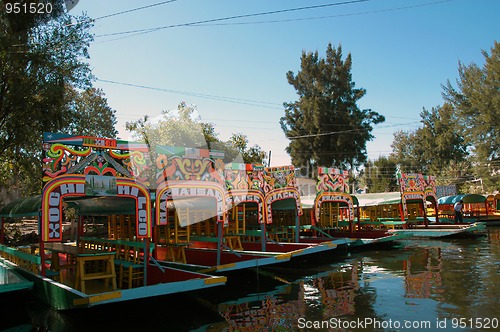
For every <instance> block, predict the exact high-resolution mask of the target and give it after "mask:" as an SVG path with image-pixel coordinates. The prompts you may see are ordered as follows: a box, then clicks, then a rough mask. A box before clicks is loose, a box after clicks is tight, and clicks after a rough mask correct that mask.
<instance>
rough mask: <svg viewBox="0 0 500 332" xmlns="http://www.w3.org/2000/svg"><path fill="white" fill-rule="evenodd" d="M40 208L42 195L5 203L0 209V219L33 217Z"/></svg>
mask: <svg viewBox="0 0 500 332" xmlns="http://www.w3.org/2000/svg"><path fill="white" fill-rule="evenodd" d="M41 206H42V195H37V196H33V197H28V198H20V199H16V200H15V201H12V202H10V203H7V204H6V205H4V206H3V207H2V208H1V209H0V217H8V218H21V217H35V216H37V215H38V211H39V210H40V207H41Z"/></svg>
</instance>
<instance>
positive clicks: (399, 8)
mask: <svg viewBox="0 0 500 332" xmlns="http://www.w3.org/2000/svg"><path fill="white" fill-rule="evenodd" d="M450 1H453V0H441V1H437V2H428V3H423V4H418V5H413V6H405V7H396V8H388V9H380V10H371V11H365V12H359V13H348V14H337V15H327V16H315V17H304V18H290V19H282V20H272V21H253V22H233V23H207V24H203V23H200V24H196V26H211V25H221V26H222V25H247V24H267V23H286V22H298V21H311V20H323V19H328V18H337V17H347V16H357V15H366V14H378V13H383V12H390V11H396V10H404V9H411V8H417V7H424V6H432V5H437V4H440V3H444V2H450Z"/></svg>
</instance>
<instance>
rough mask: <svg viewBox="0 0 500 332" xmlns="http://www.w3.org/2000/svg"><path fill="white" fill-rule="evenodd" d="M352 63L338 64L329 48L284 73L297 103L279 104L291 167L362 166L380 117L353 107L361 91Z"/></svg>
mask: <svg viewBox="0 0 500 332" xmlns="http://www.w3.org/2000/svg"><path fill="white" fill-rule="evenodd" d="M351 67H352V59H351V55H350V54H348V55H347V57H346V59H345V60H342V48H341V46H338V47H337V49H334V48H333V47H332V45H331V43H330V44H328V47H327V50H326V58H325V59H322V58H320V57H319V56H318V52H317V51H316V52H314V53H312V52H308V53H306V52H305V51H304V52H302V57H301V69H300V71H299V72H298V73H297V75H295V74H294V73H293V72H291V71H289V72H288V73H287V79H288V83H289V84H290V85H292V86H293V87H294V88H295V90H296V91H297V94H298V96H299V100H298V101H294V102H289V103H284V107H285V116H283V117H282V118H281V119H280V124H281V128H282V129H283V131H284V132H285V134H286V136H287V137H288V138H289V139H290V140H291V142H290V144H289V145H288V147H287V149H286V150H287V152H288V153H289V154H290V156H291V159H292V163H293V164H294V165H295V166H298V167H300V166H304V167H306V166H308V165H310V166H312V169H314V168H315V166H336V167H339V168H342V169H346V168H351V169H353V168H354V167H356V166H359V165H362V164H363V163H364V162H365V161H366V160H367V156H366V142H367V141H370V140H371V139H373V135H372V134H371V132H372V130H373V125H375V124H378V123H381V122H383V121H385V119H384V117H383V116H382V115H380V114H378V113H377V112H374V111H372V110H369V109H365V110H361V109H359V107H358V106H357V102H358V101H359V99H361V98H362V97H363V96H364V95H365V93H366V90H365V89H362V88H355V83H354V82H353V81H352V75H351Z"/></svg>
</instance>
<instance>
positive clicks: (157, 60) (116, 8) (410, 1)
mask: <svg viewBox="0 0 500 332" xmlns="http://www.w3.org/2000/svg"><path fill="white" fill-rule="evenodd" d="M83 12H84V13H86V14H87V15H88V16H89V17H91V18H94V19H95V25H94V28H93V29H92V31H91V32H92V33H93V34H94V35H95V38H94V42H93V43H92V44H91V46H90V50H89V51H90V59H89V62H90V66H91V68H92V72H93V74H94V75H95V76H96V77H97V81H96V82H95V83H94V86H95V87H97V88H100V89H102V90H103V91H104V93H105V97H106V98H107V100H108V104H109V105H110V107H111V108H113V109H114V110H116V117H117V120H118V124H117V130H118V131H119V137H120V138H122V139H132V138H131V136H130V133H129V132H127V131H126V130H125V127H124V126H125V123H126V122H127V121H134V120H137V119H139V118H142V117H143V116H144V115H148V116H150V117H152V118H155V117H158V116H160V114H161V111H162V110H175V109H176V108H177V105H178V104H179V103H180V102H186V103H187V104H189V105H195V106H196V109H197V112H198V115H199V116H200V119H201V121H202V122H209V123H212V124H213V125H214V127H215V130H216V132H217V133H218V134H219V138H220V139H222V140H228V139H229V137H230V136H231V134H232V133H243V134H245V135H246V136H247V137H248V139H249V144H250V145H254V144H257V145H259V146H260V147H261V148H262V150H264V151H266V152H271V161H270V164H271V166H281V165H288V164H290V163H291V161H290V157H289V156H288V154H287V153H286V152H285V148H286V146H287V145H288V143H289V141H288V139H287V138H286V137H285V135H284V133H283V131H282V129H281V127H280V125H279V119H280V117H282V116H283V115H284V109H283V103H284V102H293V101H296V100H298V96H297V94H296V91H295V89H294V88H293V87H292V86H291V85H290V84H289V83H288V82H287V79H286V73H287V72H288V71H292V72H293V73H295V74H297V72H298V71H299V70H300V58H301V55H302V52H304V51H305V52H315V51H318V53H319V55H320V56H321V57H324V56H325V50H326V48H327V45H328V44H329V43H331V44H332V45H333V46H335V47H336V46H338V45H341V47H342V52H343V54H344V58H345V56H347V54H349V53H350V54H351V56H352V70H351V74H352V81H353V82H355V85H356V88H364V89H366V92H367V93H366V95H365V96H364V97H363V98H362V99H360V100H359V102H358V106H359V107H360V108H362V109H372V110H373V111H376V112H378V113H380V114H382V115H384V116H385V118H386V121H385V122H384V123H382V124H379V125H376V126H375V127H374V130H373V132H372V133H373V135H374V136H375V138H374V140H373V141H370V142H368V143H367V153H368V158H369V159H372V160H374V159H377V158H378V157H380V156H387V155H388V154H389V153H390V152H391V143H392V140H393V133H394V132H395V131H397V130H415V129H416V128H418V126H419V120H420V112H421V111H422V110H423V108H426V109H431V108H432V107H436V106H439V105H442V104H443V98H442V95H441V93H442V91H443V89H442V84H446V82H447V81H448V80H449V81H450V82H451V83H452V84H453V85H454V86H456V80H457V78H458V65H459V62H462V63H463V64H465V65H470V64H471V63H475V64H477V65H479V66H483V64H484V56H483V55H482V51H483V50H485V51H487V52H489V51H490V50H491V48H492V47H493V45H494V42H495V40H496V41H500V20H499V19H498V14H499V13H500V1H495V0H358V1H356V0H354V1H345V0H337V1H329V0H308V1H304V0H302V1H299V0H251V1H250V0H247V1H243V0H170V1H158V0H148V1H145V0H141V1H139V0H135V1H133V0H119V1H118V0H108V1H102V0H80V1H79V2H78V3H77V4H76V6H75V7H74V8H72V9H71V11H70V13H71V14H73V15H79V14H81V13H83ZM296 166H297V165H296Z"/></svg>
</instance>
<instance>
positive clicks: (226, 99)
mask: <svg viewBox="0 0 500 332" xmlns="http://www.w3.org/2000/svg"><path fill="white" fill-rule="evenodd" d="M97 80H98V81H100V82H104V83H111V84H117V85H124V86H130V87H134V88H141V89H147V90H155V91H162V92H169V93H174V94H180V95H185V96H193V97H199V98H205V99H213V100H219V101H224V102H230V103H236V104H244V105H251V106H255V107H264V108H271V109H279V110H282V109H283V108H282V107H276V106H277V105H280V104H278V103H271V102H265V101H258V100H250V99H241V98H232V97H224V96H216V95H209V94H202V93H196V92H188V91H180V90H172V89H164V88H155V87H151V86H146V85H141V84H132V83H124V82H117V81H111V80H103V79H97Z"/></svg>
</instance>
